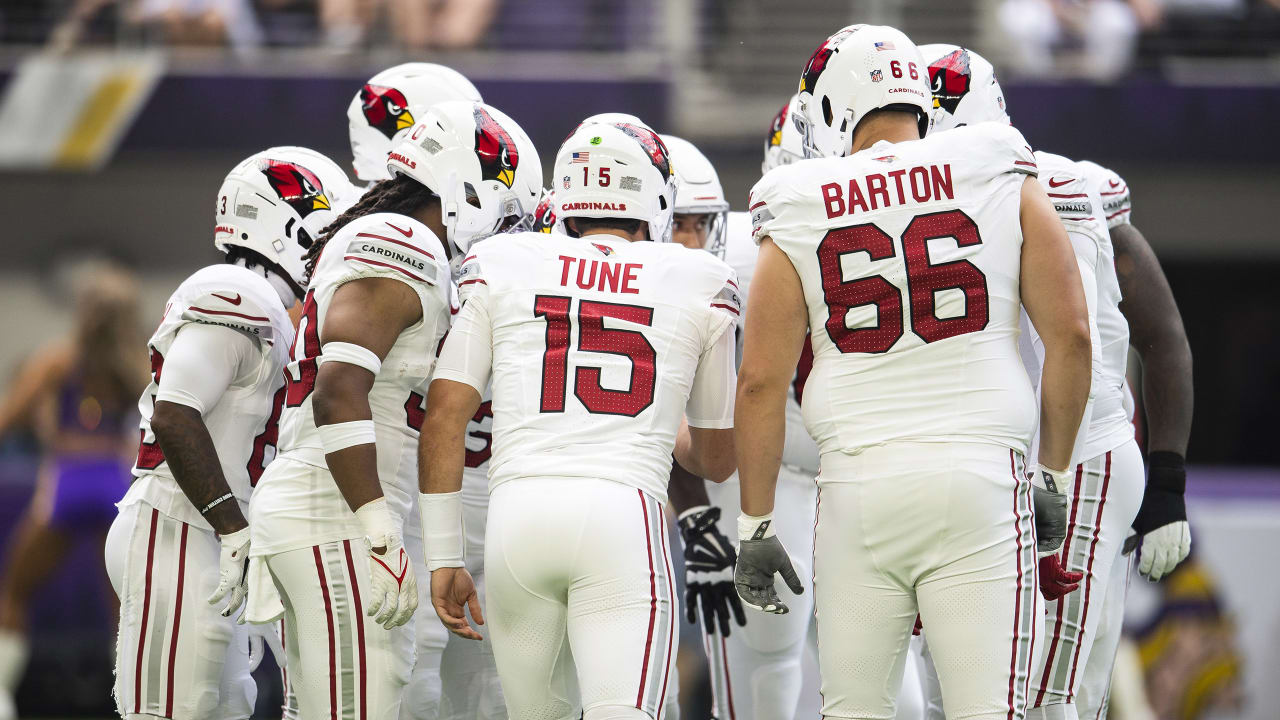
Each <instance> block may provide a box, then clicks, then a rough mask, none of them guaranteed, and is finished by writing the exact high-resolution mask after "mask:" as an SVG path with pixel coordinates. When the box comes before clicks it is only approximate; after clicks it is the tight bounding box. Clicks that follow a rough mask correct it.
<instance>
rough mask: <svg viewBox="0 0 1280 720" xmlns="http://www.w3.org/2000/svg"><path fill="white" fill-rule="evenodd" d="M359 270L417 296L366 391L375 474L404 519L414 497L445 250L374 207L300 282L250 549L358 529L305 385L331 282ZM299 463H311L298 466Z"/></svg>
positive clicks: (419, 229) (445, 290)
mask: <svg viewBox="0 0 1280 720" xmlns="http://www.w3.org/2000/svg"><path fill="white" fill-rule="evenodd" d="M363 278H389V279H393V280H398V281H400V282H403V283H404V284H406V285H408V286H409V287H411V288H413V290H414V292H415V293H416V294H417V296H418V299H419V301H420V302H421V304H422V320H421V321H419V322H418V323H415V324H414V325H412V326H410V327H409V328H407V329H405V330H404V331H403V332H401V333H400V336H399V337H398V338H397V339H396V342H395V344H394V345H393V346H392V347H391V351H390V352H388V353H387V356H386V357H385V358H383V360H382V368H381V370H380V371H379V372H378V375H377V377H375V378H374V382H373V388H372V389H371V390H370V391H369V407H370V409H371V410H372V413H373V423H374V428H375V431H376V433H377V455H378V478H379V479H380V480H381V481H382V490H383V493H384V495H385V496H386V498H387V504H388V506H389V507H390V508H391V509H392V511H393V513H395V514H396V516H398V517H399V518H400V521H401V522H403V520H404V518H405V516H406V515H407V514H408V513H409V511H410V508H411V507H412V502H411V501H412V499H414V498H416V497H417V492H418V472H417V468H418V462H417V449H418V430H419V428H421V427H422V421H423V417H424V415H425V413H426V404H425V397H426V385H427V380H428V378H429V377H430V376H431V370H432V367H433V366H434V364H435V358H436V349H437V346H438V344H439V343H440V339H441V337H442V336H443V335H444V333H445V331H446V330H447V329H448V327H449V308H450V296H451V294H452V291H451V282H450V278H449V264H448V256H447V255H446V254H445V251H444V246H443V245H442V244H441V242H440V240H439V239H438V238H437V237H436V236H435V234H434V233H432V232H431V231H430V230H429V229H427V227H426V226H425V225H423V224H422V223H420V222H418V221H416V220H413V219H412V218H409V217H406V216H403V215H396V214H391V213H378V214H374V215H368V216H365V217H362V218H359V219H358V220H354V221H352V222H351V223H350V224H348V225H347V226H346V227H344V228H342V230H341V231H339V232H338V234H337V235H336V236H334V237H333V238H332V239H330V240H329V242H328V244H327V245H326V246H325V249H324V252H323V253H322V254H321V256H320V260H319V262H318V263H317V265H316V269H315V272H314V273H313V275H312V278H311V283H310V285H309V287H308V288H307V296H306V299H305V300H304V302H303V311H302V319H301V320H300V321H299V323H298V335H297V341H296V342H295V343H294V347H293V348H292V351H291V354H290V360H289V364H288V365H287V366H286V368H285V403H284V411H283V412H282V414H281V418H280V444H279V458H278V459H277V461H276V462H275V463H274V464H272V466H271V468H270V469H268V471H267V472H266V474H265V475H264V476H263V478H262V482H261V483H259V485H258V488H257V490H256V492H255V493H254V498H253V505H254V513H255V515H256V516H263V515H264V514H265V515H270V516H271V518H272V519H271V522H270V523H267V524H266V525H267V527H255V529H254V537H253V543H254V554H255V555H260V554H262V555H265V554H271V553H279V552H285V551H287V550H293V549H297V548H301V547H307V546H310V545H317V544H320V543H324V542H331V541H335V540H341V539H347V538H353V537H359V536H360V533H361V530H360V525H359V523H358V522H357V521H356V519H355V514H354V513H353V512H352V511H351V508H350V507H349V506H348V505H347V502H346V500H345V499H344V498H343V497H342V494H341V493H340V492H339V490H338V487H337V485H336V484H335V483H334V481H333V477H332V475H330V474H329V472H328V470H327V466H326V464H325V458H324V455H325V453H324V448H323V446H322V445H321V442H320V435H319V432H318V431H317V430H316V425H315V416H314V414H313V412H312V393H313V391H314V389H315V382H316V372H317V369H318V367H317V363H316V361H317V358H318V357H319V356H320V355H321V345H320V337H321V335H322V334H323V331H324V322H325V314H326V313H327V312H328V309H329V304H330V303H331V302H332V300H333V296H334V293H335V292H336V291H337V290H338V288H339V287H341V286H342V285H343V284H345V283H348V282H350V281H352V280H360V279H363ZM376 321H377V319H376V318H370V322H376ZM298 465H303V466H309V467H310V468H313V469H316V470H318V471H319V472H301V471H299V470H301V468H298V467H297V466H298Z"/></svg>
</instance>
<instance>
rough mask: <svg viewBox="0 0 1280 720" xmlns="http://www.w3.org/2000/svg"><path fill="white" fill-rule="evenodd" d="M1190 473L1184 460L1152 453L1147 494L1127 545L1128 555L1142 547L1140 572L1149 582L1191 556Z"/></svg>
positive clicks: (1169, 455) (1160, 453)
mask: <svg viewBox="0 0 1280 720" xmlns="http://www.w3.org/2000/svg"><path fill="white" fill-rule="evenodd" d="M1186 488H1187V471H1186V469H1185V468H1184V467H1183V459H1182V456H1181V455H1179V454H1178V453H1175V452H1164V451H1161V452H1153V453H1151V456H1150V457H1149V458H1147V491H1146V492H1145V493H1143V495H1142V507H1140V508H1138V516H1137V517H1135V518H1134V520H1133V534H1132V535H1130V536H1129V537H1128V538H1127V539H1126V540H1125V541H1124V548H1123V552H1124V553H1125V554H1126V555H1127V554H1129V553H1131V552H1133V550H1134V549H1135V548H1137V547H1138V545H1139V544H1140V543H1141V545H1142V551H1141V553H1140V554H1139V555H1140V558H1139V561H1138V572H1139V573H1141V574H1142V575H1143V576H1144V577H1146V578H1147V579H1148V580H1152V581H1155V580H1159V579H1160V578H1161V577H1163V576H1165V575H1168V574H1169V573H1170V572H1172V571H1173V569H1174V568H1175V567H1177V565H1178V563H1180V562H1182V561H1183V560H1185V559H1186V558H1187V554H1188V553H1189V552H1191V529H1190V526H1188V525H1187V504H1186V499H1185V498H1184V497H1183V495H1184V493H1185V492H1186Z"/></svg>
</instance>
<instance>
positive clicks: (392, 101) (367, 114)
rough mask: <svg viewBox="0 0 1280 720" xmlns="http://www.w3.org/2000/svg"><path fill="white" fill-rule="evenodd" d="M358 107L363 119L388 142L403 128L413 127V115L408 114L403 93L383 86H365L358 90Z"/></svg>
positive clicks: (406, 100) (407, 103)
mask: <svg viewBox="0 0 1280 720" xmlns="http://www.w3.org/2000/svg"><path fill="white" fill-rule="evenodd" d="M360 105H361V110H363V111H364V119H365V120H367V121H369V125H370V126H371V127H374V128H376V129H377V130H378V132H380V133H382V134H383V135H386V136H387V139H388V140H390V139H392V138H394V137H395V134H396V133H398V132H400V131H401V130H404V129H405V128H410V127H413V122H414V121H413V113H411V112H409V100H408V99H407V98H405V96H404V93H402V92H400V91H399V90H397V89H395V88H393V87H387V86H385V85H365V86H364V87H362V88H360Z"/></svg>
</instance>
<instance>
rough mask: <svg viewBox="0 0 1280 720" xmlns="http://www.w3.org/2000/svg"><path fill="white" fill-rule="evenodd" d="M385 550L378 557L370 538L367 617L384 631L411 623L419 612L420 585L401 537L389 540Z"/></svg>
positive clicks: (368, 541) (390, 537) (392, 537)
mask: <svg viewBox="0 0 1280 720" xmlns="http://www.w3.org/2000/svg"><path fill="white" fill-rule="evenodd" d="M385 542H386V550H384V551H383V552H381V553H379V552H376V551H375V550H374V549H373V548H374V547H375V546H374V545H372V544H371V542H370V540H369V538H365V543H366V547H367V548H368V550H369V609H368V610H367V611H366V614H367V615H369V616H370V617H372V618H373V621H374V622H376V623H378V624H379V625H381V626H382V627H384V628H386V629H388V630H390V629H391V628H393V627H397V626H399V625H403V624H405V623H407V622H409V618H411V617H413V613H414V611H415V610H417V609H418V581H417V579H416V578H414V576H413V568H412V567H411V566H410V564H409V554H408V553H406V552H405V551H404V543H403V542H402V541H401V539H400V536H399V535H388V536H386V540H385Z"/></svg>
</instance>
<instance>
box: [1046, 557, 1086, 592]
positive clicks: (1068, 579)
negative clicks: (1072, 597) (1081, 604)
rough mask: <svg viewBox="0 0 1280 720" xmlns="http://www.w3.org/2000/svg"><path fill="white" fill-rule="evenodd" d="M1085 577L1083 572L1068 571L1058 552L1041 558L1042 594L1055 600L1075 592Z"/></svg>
mask: <svg viewBox="0 0 1280 720" xmlns="http://www.w3.org/2000/svg"><path fill="white" fill-rule="evenodd" d="M1083 579H1084V573H1082V572H1068V571H1067V569H1066V568H1064V567H1062V560H1061V558H1060V557H1059V556H1058V554H1057V553H1054V554H1052V555H1045V556H1044V557H1042V558H1040V594H1041V595H1043V596H1044V599H1045V600H1049V601H1053V600H1058V599H1060V598H1061V597H1062V596H1063V595H1066V594H1068V593H1073V592H1075V591H1076V589H1077V588H1079V587H1080V581H1081V580H1083Z"/></svg>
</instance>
